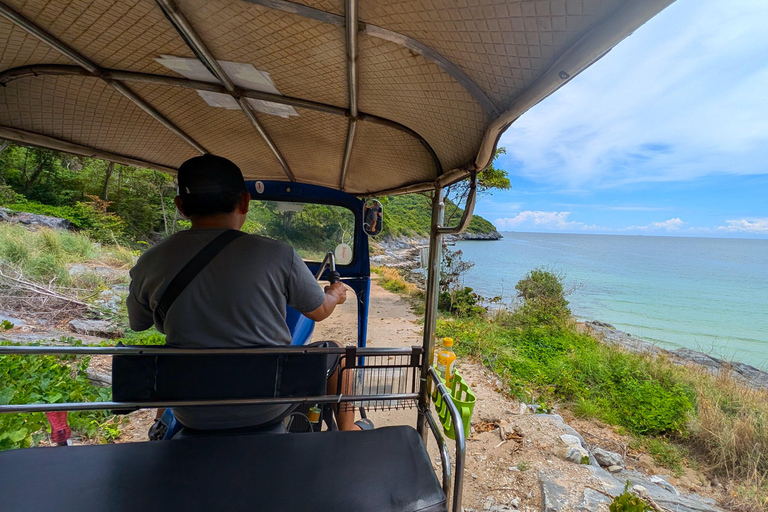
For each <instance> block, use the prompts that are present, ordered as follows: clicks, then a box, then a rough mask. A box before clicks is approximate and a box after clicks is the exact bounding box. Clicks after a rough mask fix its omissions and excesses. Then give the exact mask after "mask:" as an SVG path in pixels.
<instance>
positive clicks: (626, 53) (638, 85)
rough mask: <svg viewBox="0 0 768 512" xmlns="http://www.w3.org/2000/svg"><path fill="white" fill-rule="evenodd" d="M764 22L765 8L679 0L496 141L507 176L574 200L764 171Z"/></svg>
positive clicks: (767, 39) (748, 1)
mask: <svg viewBox="0 0 768 512" xmlns="http://www.w3.org/2000/svg"><path fill="white" fill-rule="evenodd" d="M767 24H768V2H765V0H734V1H732V2H722V1H720V0H678V1H677V2H675V3H673V4H672V5H671V6H670V7H669V8H667V10H665V11H664V12H662V13H661V14H660V15H659V16H658V17H657V18H655V19H653V20H651V21H650V22H649V23H648V24H647V25H646V26H645V27H642V28H641V29H639V30H638V31H637V32H636V33H635V34H634V35H632V36H630V37H629V38H628V39H627V40H626V41H624V42H622V43H621V44H620V45H619V46H618V47H617V48H615V49H614V50H613V51H612V52H610V53H609V54H608V55H607V56H605V57H604V58H603V59H602V60H601V61H600V62H598V63H596V64H595V65H594V66H593V67H592V68H590V69H588V70H587V71H585V72H584V73H583V74H582V75H580V76H578V77H576V78H575V79H574V80H572V81H571V82H570V83H569V84H568V85H567V86H566V87H563V88H562V89H560V90H559V91H558V92H557V93H555V94H554V95H552V96H551V97H550V98H549V99H547V100H546V101H545V102H543V103H542V104H540V105H538V106H537V107H534V109H533V110H532V111H531V112H530V113H528V114H526V115H524V116H523V117H521V118H520V119H519V120H518V121H517V122H516V123H515V124H514V125H513V126H512V127H511V128H510V129H509V130H508V131H507V133H505V134H504V136H503V137H502V140H501V143H500V145H502V146H505V147H506V148H507V154H508V157H509V158H510V160H511V161H512V162H513V164H514V165H515V167H514V168H511V170H512V172H513V173H517V174H521V175H523V176H525V177H526V178H529V179H531V180H535V181H538V182H542V183H547V184H550V185H554V186H555V187H557V188H559V189H561V190H563V189H564V190H570V191H583V190H590V189H596V188H607V187H615V186H626V185H629V184H633V183H639V182H666V181H687V180H692V179H696V178H699V177H702V176H706V175H712V174H729V173H730V174H762V173H768V168H766V166H765V164H764V162H765V161H768V102H766V101H765V99H764V94H765V93H764V91H765V84H766V83H768V58H766V55H768V31H767V30H765V29H764V27H765V25H767ZM508 167H509V166H508Z"/></svg>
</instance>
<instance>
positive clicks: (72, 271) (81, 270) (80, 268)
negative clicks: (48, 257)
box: [69, 264, 91, 276]
mask: <svg viewBox="0 0 768 512" xmlns="http://www.w3.org/2000/svg"><path fill="white" fill-rule="evenodd" d="M90 271H91V270H90V269H89V268H88V267H86V266H85V265H79V264H76V265H72V266H71V267H69V275H71V276H81V275H83V274H87V273H88V272H90Z"/></svg>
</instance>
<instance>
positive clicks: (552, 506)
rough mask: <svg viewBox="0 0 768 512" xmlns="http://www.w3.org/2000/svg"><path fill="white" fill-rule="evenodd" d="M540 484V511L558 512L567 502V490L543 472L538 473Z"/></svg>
mask: <svg viewBox="0 0 768 512" xmlns="http://www.w3.org/2000/svg"><path fill="white" fill-rule="evenodd" d="M539 482H540V485H541V512H559V511H560V510H562V509H563V508H564V507H566V506H567V504H568V491H567V490H566V488H565V487H563V486H562V485H560V484H558V483H557V482H555V480H553V479H552V478H550V477H549V476H548V475H546V474H545V473H543V472H540V473H539Z"/></svg>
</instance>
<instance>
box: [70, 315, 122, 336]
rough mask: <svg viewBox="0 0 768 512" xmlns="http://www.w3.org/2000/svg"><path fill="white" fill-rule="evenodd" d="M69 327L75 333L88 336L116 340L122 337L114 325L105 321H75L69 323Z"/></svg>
mask: <svg viewBox="0 0 768 512" xmlns="http://www.w3.org/2000/svg"><path fill="white" fill-rule="evenodd" d="M69 327H70V329H72V330H73V331H74V332H76V333H79V334H89V335H91V336H105V337H107V338H116V337H119V336H122V335H123V333H122V331H121V330H120V329H119V328H118V327H117V326H116V325H115V324H113V323H112V322H108V321H106V320H79V319H75V320H72V321H70V322H69Z"/></svg>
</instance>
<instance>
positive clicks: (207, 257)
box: [155, 229, 245, 325]
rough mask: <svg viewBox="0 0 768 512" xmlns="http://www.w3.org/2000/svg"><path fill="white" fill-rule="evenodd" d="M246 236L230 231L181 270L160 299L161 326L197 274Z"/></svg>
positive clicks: (158, 313) (217, 238) (211, 243)
mask: <svg viewBox="0 0 768 512" xmlns="http://www.w3.org/2000/svg"><path fill="white" fill-rule="evenodd" d="M243 235H245V233H243V232H242V231H238V230H236V229H228V230H227V231H225V232H223V233H222V234H220V235H219V236H217V237H216V238H214V239H213V240H211V241H210V242H209V243H208V245H206V246H205V247H203V248H202V249H201V250H200V252H198V253H197V254H195V255H194V256H193V257H192V259H191V260H189V262H188V263H187V264H186V265H184V268H182V269H181V270H179V273H178V274H176V277H174V278H173V280H172V281H171V284H169V285H168V288H166V290H165V293H164V294H163V298H162V299H160V304H158V306H157V309H156V310H155V316H156V317H159V319H160V322H161V325H165V316H166V315H167V314H168V310H169V309H171V306H172V305H173V303H174V302H175V301H176V299H177V298H178V297H179V295H181V292H183V291H184V289H185V288H186V287H187V285H189V283H191V282H192V281H193V280H194V279H195V277H197V274H199V273H200V271H202V270H203V269H204V268H205V267H206V266H207V265H208V264H209V263H210V262H211V260H213V258H215V257H216V256H217V255H218V254H219V253H220V252H221V251H223V250H224V248H225V247H226V246H228V245H229V244H230V243H232V242H234V241H235V240H237V239H238V238H240V237H241V236H243Z"/></svg>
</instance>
